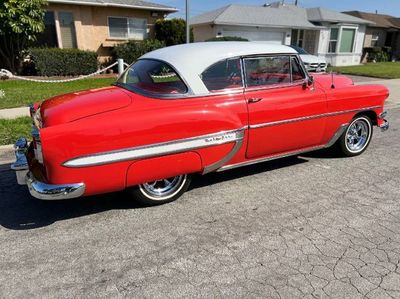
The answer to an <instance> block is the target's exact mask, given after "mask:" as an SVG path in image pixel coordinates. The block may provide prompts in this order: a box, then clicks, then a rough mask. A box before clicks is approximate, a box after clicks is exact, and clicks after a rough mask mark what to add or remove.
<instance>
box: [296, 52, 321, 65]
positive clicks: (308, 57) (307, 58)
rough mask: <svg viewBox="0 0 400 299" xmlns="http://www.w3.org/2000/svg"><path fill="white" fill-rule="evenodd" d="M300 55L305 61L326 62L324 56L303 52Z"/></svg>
mask: <svg viewBox="0 0 400 299" xmlns="http://www.w3.org/2000/svg"><path fill="white" fill-rule="evenodd" d="M300 57H301V60H303V62H304V63H326V61H325V59H324V58H322V57H318V56H315V55H309V54H301V55H300Z"/></svg>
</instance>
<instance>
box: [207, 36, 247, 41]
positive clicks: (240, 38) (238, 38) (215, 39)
mask: <svg viewBox="0 0 400 299" xmlns="http://www.w3.org/2000/svg"><path fill="white" fill-rule="evenodd" d="M227 41H228V42H230V41H240V42H248V41H249V40H248V39H246V38H242V37H239V36H221V37H213V38H209V39H207V40H206V42H227Z"/></svg>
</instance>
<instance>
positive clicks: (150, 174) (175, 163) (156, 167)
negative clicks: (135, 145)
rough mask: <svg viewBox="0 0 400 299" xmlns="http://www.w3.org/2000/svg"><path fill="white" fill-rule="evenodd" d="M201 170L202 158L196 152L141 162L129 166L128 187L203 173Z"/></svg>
mask: <svg viewBox="0 0 400 299" xmlns="http://www.w3.org/2000/svg"><path fill="white" fill-rule="evenodd" d="M201 170H202V163H201V158H200V156H199V154H197V153H195V152H186V153H180V154H174V155H168V156H162V157H157V158H150V159H145V160H140V161H137V162H134V163H132V164H131V165H130V166H129V168H128V171H127V175H126V186H127V187H129V186H136V185H139V184H143V183H146V182H151V181H156V180H161V179H165V178H169V177H173V176H177V175H181V174H189V173H196V172H201Z"/></svg>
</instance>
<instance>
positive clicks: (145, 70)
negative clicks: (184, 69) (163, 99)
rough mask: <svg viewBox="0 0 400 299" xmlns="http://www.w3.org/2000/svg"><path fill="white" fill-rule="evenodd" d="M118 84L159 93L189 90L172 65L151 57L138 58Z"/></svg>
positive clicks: (180, 92)
mask: <svg viewBox="0 0 400 299" xmlns="http://www.w3.org/2000/svg"><path fill="white" fill-rule="evenodd" d="M117 84H119V85H122V86H126V87H127V88H129V87H132V88H134V89H140V90H143V91H145V92H149V93H153V94H159V95H161V94H162V95H168V94H171V95H174V94H185V93H187V91H188V89H187V87H186V85H185V83H184V82H183V81H182V79H181V78H180V77H179V75H178V74H177V73H176V72H175V70H174V69H173V68H172V67H171V66H169V65H168V64H167V63H165V62H162V61H158V60H151V59H142V60H138V61H137V62H136V63H134V64H133V65H132V66H130V67H129V69H127V70H126V71H125V73H124V74H122V76H121V77H120V78H119V79H118V81H117Z"/></svg>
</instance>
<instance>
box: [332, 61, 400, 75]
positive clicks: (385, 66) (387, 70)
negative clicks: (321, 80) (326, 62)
mask: <svg viewBox="0 0 400 299" xmlns="http://www.w3.org/2000/svg"><path fill="white" fill-rule="evenodd" d="M333 71H334V72H338V73H341V74H347V75H357V76H366V77H376V78H384V79H399V78H400V62H378V63H367V64H363V65H356V66H343V67H334V68H333Z"/></svg>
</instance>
